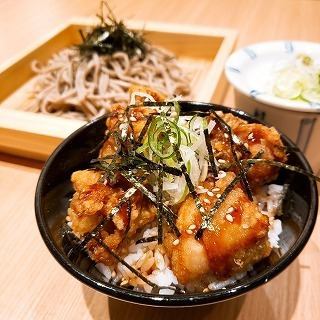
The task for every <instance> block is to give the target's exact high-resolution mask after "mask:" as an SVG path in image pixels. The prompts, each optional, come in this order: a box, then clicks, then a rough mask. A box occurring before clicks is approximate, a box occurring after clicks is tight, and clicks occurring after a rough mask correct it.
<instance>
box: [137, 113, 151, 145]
mask: <svg viewBox="0 0 320 320" xmlns="http://www.w3.org/2000/svg"><path fill="white" fill-rule="evenodd" d="M152 119H153V116H152V115H150V116H148V118H147V121H146V123H145V125H144V126H143V128H142V130H141V131H140V134H139V137H138V140H137V145H140V144H141V143H142V140H143V138H144V136H145V135H146V133H147V131H148V129H149V126H150V123H151V121H152Z"/></svg>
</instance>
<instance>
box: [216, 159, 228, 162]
mask: <svg viewBox="0 0 320 320" xmlns="http://www.w3.org/2000/svg"><path fill="white" fill-rule="evenodd" d="M218 162H219V163H226V162H227V161H226V160H224V159H218Z"/></svg>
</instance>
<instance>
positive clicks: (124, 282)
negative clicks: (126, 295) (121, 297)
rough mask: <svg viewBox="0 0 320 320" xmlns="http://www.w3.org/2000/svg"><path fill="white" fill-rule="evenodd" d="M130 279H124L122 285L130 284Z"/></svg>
mask: <svg viewBox="0 0 320 320" xmlns="http://www.w3.org/2000/svg"><path fill="white" fill-rule="evenodd" d="M128 283H129V281H128V280H123V281H122V282H121V283H120V286H125V285H126V284H128Z"/></svg>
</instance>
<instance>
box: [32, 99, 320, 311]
mask: <svg viewBox="0 0 320 320" xmlns="http://www.w3.org/2000/svg"><path fill="white" fill-rule="evenodd" d="M181 107H182V111H183V110H197V111H198V110H199V111H201V110H202V111H203V110H207V109H208V108H212V107H214V108H215V109H216V110H222V111H224V112H231V113H232V114H234V115H236V116H238V117H240V118H242V119H245V120H247V121H248V122H259V121H258V120H255V119H254V118H252V117H251V116H249V115H247V114H246V113H244V112H242V111H238V110H233V109H229V108H227V107H223V106H217V105H212V104H207V103H195V102H182V103H181ZM104 132H105V117H102V118H99V119H97V120H95V121H93V122H90V123H88V124H87V125H85V126H83V127H82V128H80V129H79V130H77V131H76V132H74V133H73V134H72V135H70V136H69V137H68V138H67V139H65V140H64V141H63V142H62V143H61V144H60V146H59V147H58V148H57V149H56V150H55V151H54V153H53V154H52V155H51V157H50V158H49V159H48V161H47V162H46V164H45V165H44V168H43V170H42V172H41V175H40V178H39V181H38V185H37V189H36V196H35V211H36V218H37V223H38V227H39V230H40V232H41V235H42V238H43V240H44V242H45V243H46V245H47V247H48V249H49V250H50V252H51V253H52V255H53V256H54V257H55V258H56V260H57V261H58V262H59V263H60V264H61V265H62V266H63V267H64V268H65V269H66V270H67V271H68V272H69V273H71V274H72V275H73V276H74V277H76V278H77V279H78V280H80V281H82V282H83V283H85V284H87V285H89V286H90V287H92V288H94V289H96V290H98V291H101V292H103V293H105V294H107V295H109V296H112V297H114V298H118V299H122V300H125V301H130V302H135V303H140V304H145V305H157V306H192V305H202V304H209V303H214V302H219V301H223V300H226V299H230V298H233V297H236V296H239V295H241V294H244V293H246V292H248V291H249V290H252V289H254V288H256V287H257V286H259V285H261V284H264V283H266V282H268V281H270V280H271V279H272V278H274V277H275V276H277V275H278V274H279V273H280V272H281V271H283V270H284V269H285V268H286V267H287V266H288V265H289V264H290V263H291V262H292V261H293V260H294V259H295V258H296V257H297V256H298V255H299V253H300V252H301V250H302V249H303V247H304V246H305V244H306V243H307V241H308V239H309V237H310V235H311V233H312V230H313V227H314V224H315V221H316V216H317V209H318V193H317V186H316V183H315V182H314V181H313V180H310V179H308V178H307V177H305V176H303V175H301V174H296V173H293V172H290V171H285V170H283V169H282V170H281V172H280V175H279V178H278V180H277V182H278V183H280V184H285V183H286V184H289V192H288V193H287V195H286V197H285V199H284V203H283V211H284V215H283V216H282V217H281V220H282V223H283V232H282V234H281V241H280V245H281V248H280V250H281V252H282V255H281V257H280V258H279V257H277V256H276V255H271V256H270V257H269V258H267V259H264V260H263V261H261V262H260V263H258V264H257V265H255V266H254V269H253V271H251V272H249V273H248V275H247V276H246V277H245V278H243V279H242V280H240V281H239V282H237V283H235V284H233V285H230V286H227V288H226V289H221V290H217V291H214V292H210V293H200V294H185V295H173V296H163V295H156V294H148V293H140V292H135V291H133V290H130V289H126V288H123V287H119V286H115V285H112V284H109V283H105V282H103V281H102V279H101V277H100V275H99V273H97V272H96V271H95V268H92V263H91V261H90V259H88V258H87V257H86V256H85V255H84V256H83V257H78V258H77V259H72V261H71V260H70V259H69V258H68V257H67V255H66V253H65V252H67V251H68V250H69V249H70V245H71V244H72V243H71V242H72V239H69V240H70V241H69V242H68V241H67V240H68V239H67V240H66V239H65V238H64V239H62V225H63V222H64V219H65V216H66V212H67V208H68V205H69V199H70V198H71V197H72V193H73V189H72V186H71V183H70V175H71V173H72V172H73V171H75V170H79V169H84V168H87V167H88V165H89V162H90V160H91V159H92V158H94V157H96V156H97V153H98V149H99V148H98V147H97V146H98V145H99V143H101V140H102V137H103V136H104ZM282 140H283V142H284V144H285V145H286V146H287V147H288V150H291V151H290V155H289V161H288V163H289V164H292V165H295V166H299V167H300V168H303V169H305V170H307V171H311V168H310V165H309V163H308V161H307V160H306V158H305V157H304V156H303V154H302V153H301V152H300V151H299V150H298V149H297V148H296V146H295V145H294V143H293V142H292V141H291V140H290V139H288V138H287V137H286V136H284V135H282ZM61 286H63V284H61ZM279 290H282V288H279ZM283 290H285V288H283Z"/></svg>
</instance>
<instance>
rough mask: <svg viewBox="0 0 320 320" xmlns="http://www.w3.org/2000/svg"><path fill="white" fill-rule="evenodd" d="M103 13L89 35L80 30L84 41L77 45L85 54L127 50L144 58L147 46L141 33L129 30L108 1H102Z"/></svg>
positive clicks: (129, 53)
mask: <svg viewBox="0 0 320 320" xmlns="http://www.w3.org/2000/svg"><path fill="white" fill-rule="evenodd" d="M104 6H106V7H107V10H108V16H107V17H106V18H105V17H104V12H103V8H104ZM100 10H101V13H100V15H98V18H99V19H100V24H99V25H98V26H96V27H95V28H94V29H93V30H92V31H91V32H89V33H88V34H87V35H84V33H83V32H82V31H79V32H80V35H81V38H82V40H83V43H81V44H80V45H78V46H77V47H78V48H79V50H80V53H81V54H83V55H87V54H92V53H93V52H96V53H98V54H99V55H106V54H107V55H112V54H113V53H115V52H118V51H122V52H126V53H127V54H128V56H129V57H130V58H131V57H133V56H138V57H139V59H140V60H142V59H144V57H145V55H146V52H147V48H146V45H145V40H144V39H143V36H142V34H141V33H139V32H136V31H133V30H129V29H127V27H126V26H125V24H124V23H123V22H122V21H121V20H120V21H118V20H117V19H116V18H115V16H114V14H113V13H112V10H111V8H110V7H109V5H108V3H107V2H106V1H102V2H101V9H100Z"/></svg>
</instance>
